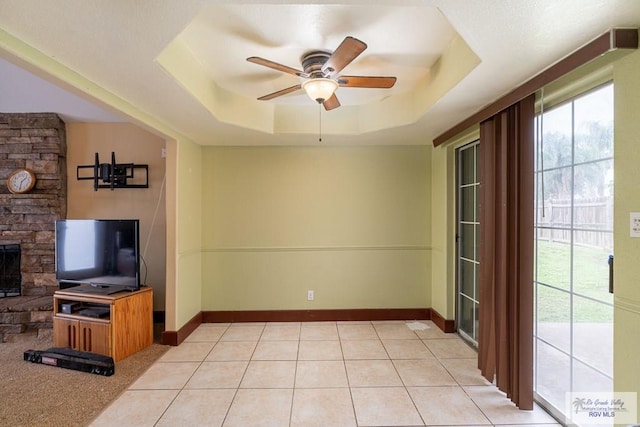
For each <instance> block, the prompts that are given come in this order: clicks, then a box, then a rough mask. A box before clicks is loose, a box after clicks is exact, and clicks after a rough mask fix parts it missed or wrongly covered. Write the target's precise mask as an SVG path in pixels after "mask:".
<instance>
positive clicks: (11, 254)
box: [0, 245, 22, 298]
mask: <svg viewBox="0 0 640 427" xmlns="http://www.w3.org/2000/svg"><path fill="white" fill-rule="evenodd" d="M21 287H22V276H21V275H20V245H0V298H4V297H14V296H19V295H20V290H21Z"/></svg>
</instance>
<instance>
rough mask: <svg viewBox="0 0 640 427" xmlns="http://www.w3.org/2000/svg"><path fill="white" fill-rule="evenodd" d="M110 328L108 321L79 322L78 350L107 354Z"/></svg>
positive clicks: (108, 351)
mask: <svg viewBox="0 0 640 427" xmlns="http://www.w3.org/2000/svg"><path fill="white" fill-rule="evenodd" d="M110 330H111V328H110V326H109V324H108V323H94V322H85V321H80V322H79V328H78V335H79V336H78V342H79V348H78V350H80V351H89V352H91V353H98V354H109V353H110V348H109V347H110V346H109V343H110V342H111V337H110V334H109V332H110Z"/></svg>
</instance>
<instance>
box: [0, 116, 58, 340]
mask: <svg viewBox="0 0 640 427" xmlns="http://www.w3.org/2000/svg"><path fill="white" fill-rule="evenodd" d="M18 168H27V169H30V170H31V171H33V172H34V173H35V175H36V180H37V181H36V185H35V187H34V188H33V189H32V190H31V191H29V192H28V193H26V194H12V193H11V192H10V191H9V190H8V189H7V186H6V180H7V177H8V176H9V175H10V174H11V172H13V171H14V170H16V169H18ZM66 193H67V172H66V131H65V124H64V122H63V121H62V120H61V119H60V118H59V117H58V116H57V115H56V114H53V113H28V114H27V113H25V114H6V113H0V245H16V244H17V245H20V248H21V260H20V261H21V262H20V273H21V277H22V283H21V294H22V296H10V297H6V298H0V341H1V340H2V338H3V334H4V333H16V332H22V331H24V330H27V329H38V328H40V327H44V328H51V327H52V326H51V316H52V309H53V297H52V296H51V295H53V293H54V292H55V290H56V289H57V288H58V283H57V281H56V279H55V241H54V239H55V220H57V219H63V218H65V217H66V213H67V197H66V196H67V194H66Z"/></svg>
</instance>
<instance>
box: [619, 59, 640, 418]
mask: <svg viewBox="0 0 640 427" xmlns="http://www.w3.org/2000/svg"><path fill="white" fill-rule="evenodd" d="M639 75H640V52H635V53H633V54H631V55H629V56H627V57H625V58H623V59H621V60H619V61H618V62H616V63H615V64H614V91H615V92H614V99H615V101H614V102H615V104H614V105H615V107H614V108H615V122H614V123H615V125H614V129H615V130H614V132H615V134H614V138H615V139H614V141H615V146H614V164H615V172H614V174H615V176H614V182H615V190H614V254H615V265H614V277H615V294H614V295H615V299H614V387H615V390H616V391H632V392H638V393H639V397H640V369H638V359H639V358H640V283H639V278H640V263H639V262H638V260H639V259H640V239H639V238H632V237H630V236H629V213H630V212H640V168H639V167H638V165H639V164H640V145H638V143H639V138H640V119H639V116H638V112H639V111H640V80H639V79H638V76H639ZM638 407H639V408H640V399H639V400H638Z"/></svg>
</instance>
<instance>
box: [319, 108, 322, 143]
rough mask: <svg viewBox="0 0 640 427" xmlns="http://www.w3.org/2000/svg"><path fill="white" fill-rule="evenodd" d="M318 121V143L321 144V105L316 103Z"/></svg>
mask: <svg viewBox="0 0 640 427" xmlns="http://www.w3.org/2000/svg"><path fill="white" fill-rule="evenodd" d="M318 119H319V120H318V121H319V122H320V129H319V130H318V135H319V136H318V142H322V104H321V103H318Z"/></svg>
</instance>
